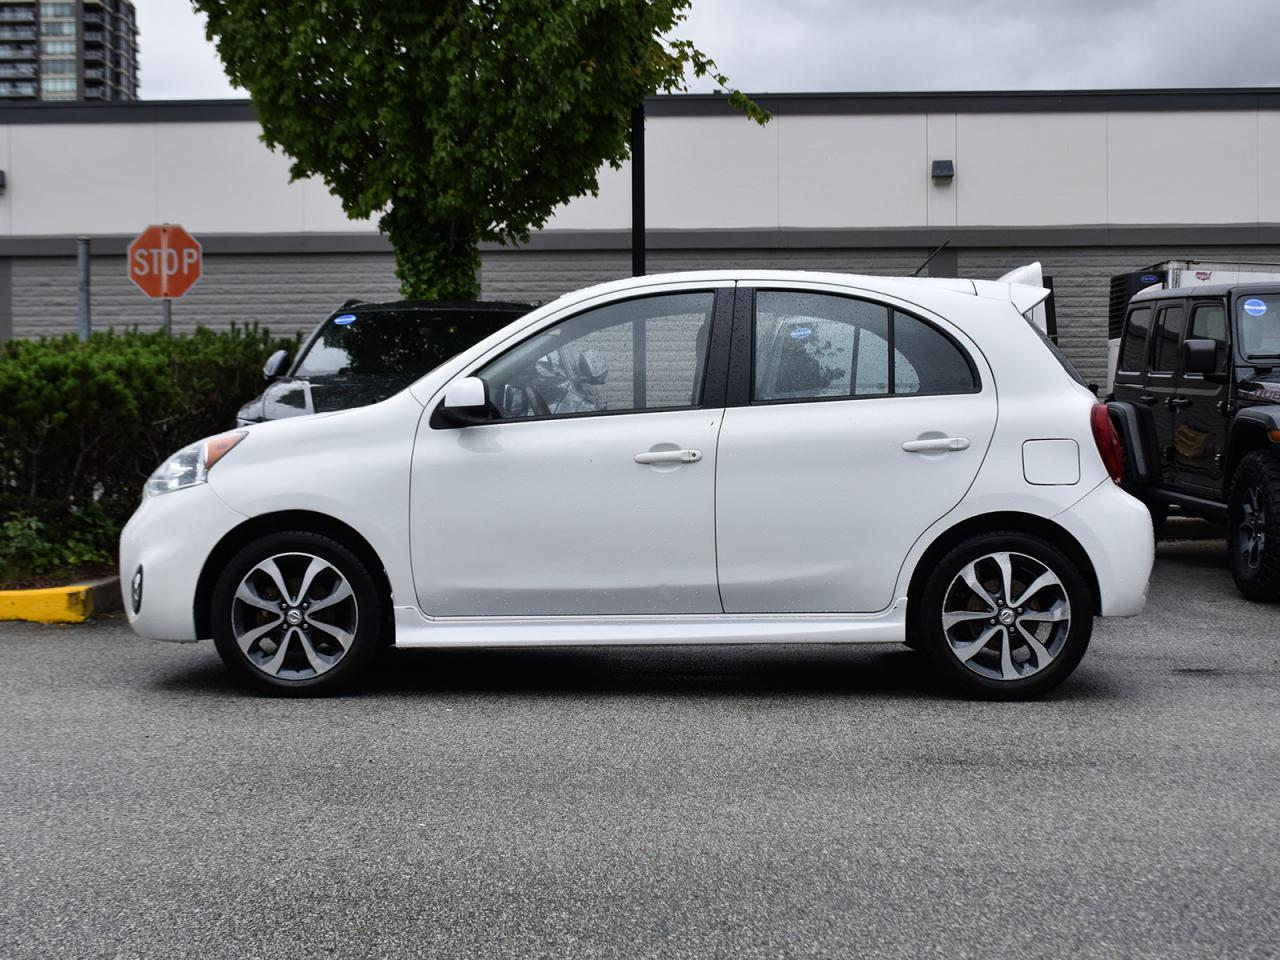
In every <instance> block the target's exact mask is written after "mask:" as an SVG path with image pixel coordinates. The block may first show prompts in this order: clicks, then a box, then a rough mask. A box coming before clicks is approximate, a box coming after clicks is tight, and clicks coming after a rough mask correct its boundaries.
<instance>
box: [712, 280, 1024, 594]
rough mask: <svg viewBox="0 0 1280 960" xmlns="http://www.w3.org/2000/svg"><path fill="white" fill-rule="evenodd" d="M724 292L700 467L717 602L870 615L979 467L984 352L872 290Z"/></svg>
mask: <svg viewBox="0 0 1280 960" xmlns="http://www.w3.org/2000/svg"><path fill="white" fill-rule="evenodd" d="M738 301H739V304H740V307H739V310H738V311H737V316H736V318H735V319H736V322H735V327H734V353H733V360H732V361H731V364H730V369H731V371H732V373H731V376H732V377H736V379H733V380H731V385H730V397H731V401H730V405H729V407H728V408H727V409H726V410H725V415H724V427H723V429H722V430H721V433H720V455H719V462H718V463H717V469H716V474H717V483H716V536H717V543H718V547H719V569H720V594H721V597H722V599H723V602H724V608H725V611H726V612H727V613H783V612H791V613H825V612H870V611H876V610H882V609H884V608H886V607H888V606H889V605H890V604H891V603H892V602H893V600H894V599H895V598H894V597H893V587H894V583H895V581H896V579H897V575H898V570H899V568H900V566H901V563H902V560H903V558H904V557H905V556H906V555H907V552H908V551H909V550H910V548H911V545H912V544H913V543H914V542H915V541H916V539H917V538H918V537H919V536H920V534H921V533H923V532H924V531H925V529H927V528H928V527H929V526H930V525H931V524H932V523H933V522H934V521H935V520H937V519H938V518H939V517H941V516H942V515H943V514H945V513H946V512H947V511H949V510H950V509H951V508H952V507H954V506H955V505H956V504H957V503H958V502H959V501H960V500H961V498H962V497H963V496H964V494H965V491H966V490H967V489H968V488H969V486H970V485H971V484H972V482H973V479H974V477H975V476H976V475H977V471H978V468H979V466H980V465H981V463H982V458H983V456H984V454H985V452H986V450H987V447H988V445H989V443H990V440H991V435H992V432H993V431H994V428H995V420H996V395H995V388H994V385H993V383H992V382H991V377H990V374H989V371H988V370H987V368H986V365H985V362H984V361H982V360H981V355H980V354H979V353H978V352H977V351H976V349H975V348H973V346H972V344H968V345H962V343H961V336H962V335H960V334H959V333H958V331H946V330H944V329H943V328H942V325H941V324H938V323H935V322H933V321H931V320H926V319H923V318H922V317H920V316H917V315H913V314H911V313H908V312H906V311H904V310H901V309H898V308H897V307H895V306H893V305H890V304H887V303H883V302H879V301H877V300H874V299H868V298H861V297H855V296H851V295H846V294H844V293H840V292H836V291H832V290H830V289H822V288H808V289H766V288H761V289H758V290H755V291H754V292H752V291H748V290H746V289H743V288H739V292H738ZM1014 319H1015V320H1016V319H1017V318H1016V317H1015V318H1014ZM742 357H749V358H750V362H749V363H740V362H739V358H742Z"/></svg>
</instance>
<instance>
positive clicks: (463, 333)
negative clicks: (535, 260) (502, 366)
mask: <svg viewBox="0 0 1280 960" xmlns="http://www.w3.org/2000/svg"><path fill="white" fill-rule="evenodd" d="M532 309H533V304H529V303H501V302H496V301H489V302H485V301H465V302H445V301H412V300H398V301H395V302H392V303H365V302H362V301H359V300H348V301H347V302H346V303H344V304H343V305H342V306H341V307H340V308H339V309H337V310H335V311H334V312H333V313H332V314H331V315H330V316H329V318H328V319H327V320H325V321H324V322H323V323H321V324H320V326H318V327H316V329H315V330H314V331H313V332H312V334H311V336H310V337H308V338H307V340H306V342H305V343H303V345H302V349H300V350H299V351H298V357H297V359H296V360H295V359H293V358H292V357H290V356H289V354H288V352H287V351H284V350H278V351H276V352H275V353H273V354H272V355H271V356H270V357H269V358H267V362H266V364H265V365H264V366H263V368H262V374H263V376H264V377H266V378H267V380H268V381H269V385H268V386H267V389H266V390H264V391H263V392H262V394H261V395H260V396H258V397H256V398H255V399H253V400H251V401H249V402H248V403H247V404H245V405H244V406H243V407H241V408H240V412H239V413H237V414H236V423H237V424H238V425H239V426H245V425H246V424H250V423H260V422H262V421H263V420H280V419H282V418H284V417H296V416H300V415H301V414H305V413H324V412H326V411H329V410H346V409H348V408H349V407H360V406H364V405H365V404H369V403H376V402H377V401H379V400H385V399H386V398H387V397H389V396H391V395H392V394H394V393H399V392H400V391H401V390H403V389H404V388H405V387H407V386H409V384H411V383H413V382H414V381H415V380H417V379H419V378H420V377H421V376H422V375H423V374H425V373H428V372H429V371H431V370H433V369H435V368H436V367H438V366H439V365H440V364H442V363H444V361H446V360H448V359H449V358H450V357H453V356H456V355H457V354H458V353H460V352H462V351H463V350H465V349H466V348H467V347H469V346H471V345H472V344H475V343H479V342H480V341H481V340H483V339H484V338H485V337H487V336H489V334H491V333H494V332H496V331H498V330H501V329H502V328H503V327H505V326H506V325H507V324H509V323H511V321H513V320H515V319H517V318H519V317H522V316H524V315H525V314H526V313H528V312H529V311H530V310H532Z"/></svg>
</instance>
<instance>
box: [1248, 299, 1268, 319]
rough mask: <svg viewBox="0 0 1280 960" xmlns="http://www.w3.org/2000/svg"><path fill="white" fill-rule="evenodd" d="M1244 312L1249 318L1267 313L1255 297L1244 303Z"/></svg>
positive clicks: (1261, 302)
mask: <svg viewBox="0 0 1280 960" xmlns="http://www.w3.org/2000/svg"><path fill="white" fill-rule="evenodd" d="M1244 312H1245V313H1247V314H1248V315H1249V316H1251V317H1260V316H1262V315H1263V314H1264V313H1266V312H1267V305H1266V303H1264V302H1263V301H1261V300H1259V299H1258V298H1257V297H1254V298H1253V299H1251V300H1246V301H1245V302H1244Z"/></svg>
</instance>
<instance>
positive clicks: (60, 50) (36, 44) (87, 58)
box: [0, 0, 138, 101]
mask: <svg viewBox="0 0 1280 960" xmlns="http://www.w3.org/2000/svg"><path fill="white" fill-rule="evenodd" d="M137 95H138V23H137V18H136V16H135V14H134V9H133V3H132V2H131V0H72V2H61V3H33V2H31V0H0V100H4V101H23V100H133V99H135V98H136V97H137Z"/></svg>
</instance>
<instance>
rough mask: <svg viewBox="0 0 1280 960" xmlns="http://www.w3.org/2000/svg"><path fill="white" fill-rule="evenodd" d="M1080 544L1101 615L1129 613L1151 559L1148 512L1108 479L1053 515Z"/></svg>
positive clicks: (1138, 608)
mask: <svg viewBox="0 0 1280 960" xmlns="http://www.w3.org/2000/svg"><path fill="white" fill-rule="evenodd" d="M1053 519H1054V521H1055V522H1057V523H1058V524H1060V525H1061V526H1062V527H1063V528H1064V529H1066V530H1067V532H1068V533H1070V534H1071V535H1072V536H1073V537H1075V538H1076V541H1077V542H1078V543H1079V544H1080V546H1082V547H1084V550H1085V553H1087V554H1088V555H1089V561H1090V562H1091V563H1092V564H1093V570H1094V573H1096V574H1097V576H1098V592H1099V593H1100V595H1101V599H1102V609H1101V611H1099V612H1100V613H1101V615H1102V616H1104V617H1132V616H1134V615H1136V614H1139V613H1141V612H1142V608H1143V607H1144V606H1146V603H1147V584H1148V581H1149V580H1150V579H1151V567H1152V565H1153V564H1154V563H1155V535H1154V532H1153V530H1152V526H1151V514H1150V513H1149V512H1148V510H1147V508H1146V507H1145V506H1144V505H1143V504H1142V503H1141V502H1140V501H1138V500H1135V499H1134V498H1133V497H1131V496H1129V494H1127V493H1125V492H1124V491H1123V490H1121V489H1120V488H1119V487H1117V486H1116V485H1115V484H1114V483H1112V482H1111V481H1110V480H1104V481H1103V482H1102V483H1100V484H1099V485H1098V486H1097V487H1095V488H1094V489H1093V490H1092V491H1091V492H1090V493H1088V494H1086V495H1085V496H1084V498H1083V499H1081V500H1078V501H1077V502H1076V503H1075V504H1074V505H1072V506H1071V507H1069V508H1068V509H1066V510H1064V511H1063V512H1062V513H1060V514H1058V515H1057V516H1056V517H1054V518H1053Z"/></svg>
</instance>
